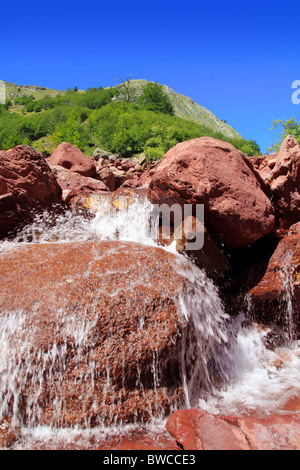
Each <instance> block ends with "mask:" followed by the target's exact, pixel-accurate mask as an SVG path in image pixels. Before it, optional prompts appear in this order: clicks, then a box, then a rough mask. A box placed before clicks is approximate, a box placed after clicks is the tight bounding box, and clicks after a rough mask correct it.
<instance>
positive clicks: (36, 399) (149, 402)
mask: <svg viewBox="0 0 300 470" xmlns="http://www.w3.org/2000/svg"><path fill="white" fill-rule="evenodd" d="M177 269H178V267H177V261H176V257H175V256H174V255H172V254H170V253H167V252H165V251H163V250H161V249H159V248H151V247H145V246H142V245H138V244H134V243H121V242H85V243H62V244H51V243H50V244H37V245H27V246H20V247H18V249H12V250H11V251H8V252H6V253H5V254H2V256H1V260H0V279H1V281H0V284H1V288H0V306H1V312H2V314H1V317H2V318H1V323H2V328H3V331H4V332H5V331H6V328H10V322H13V325H14V328H15V330H16V334H13V335H12V337H11V342H12V344H11V345H10V348H11V351H13V356H12V357H10V356H8V357H9V361H8V365H7V367H17V368H18V369H19V374H18V380H19V381H20V385H21V389H20V393H19V394H18V405H17V404H16V403H14V406H15V407H17V408H18V416H19V418H20V419H21V422H23V423H39V422H40V423H41V422H43V423H45V424H51V425H60V426H68V425H69V426H73V425H75V424H80V425H82V426H85V425H87V426H93V425H96V424H99V423H101V422H105V423H111V422H114V421H123V422H127V421H133V420H135V419H138V420H141V421H143V420H146V421H147V420H148V419H149V418H150V417H151V416H155V415H161V414H165V413H168V412H169V411H170V408H171V407H172V406H174V405H175V404H176V403H178V402H179V401H180V395H181V391H180V387H179V384H180V378H179V365H178V356H179V353H178V347H179V346H178V345H179V341H180V336H179V333H180V331H181V329H182V322H183V318H182V316H181V313H180V309H179V305H178V298H179V295H180V293H181V292H182V291H183V290H184V287H185V286H184V285H185V282H186V281H185V279H184V278H183V277H182V276H181V275H179V274H178V273H177ZM4 312H6V313H4ZM4 334H5V333H4ZM8 354H9V351H8ZM26 371H30V373H29V374H28V372H26ZM2 373H3V374H6V373H9V371H7V370H6V369H5V368H4V370H3V371H2ZM22 374H23V375H22ZM10 386H11V387H12V388H11V389H9V390H2V391H1V394H2V396H3V394H4V395H5V396H6V398H7V400H8V409H9V410H10V411H11V409H10V406H12V403H13V400H14V399H16V395H15V389H14V387H15V386H17V385H16V383H13V382H12V383H11V385H10ZM9 403H11V405H9Z"/></svg>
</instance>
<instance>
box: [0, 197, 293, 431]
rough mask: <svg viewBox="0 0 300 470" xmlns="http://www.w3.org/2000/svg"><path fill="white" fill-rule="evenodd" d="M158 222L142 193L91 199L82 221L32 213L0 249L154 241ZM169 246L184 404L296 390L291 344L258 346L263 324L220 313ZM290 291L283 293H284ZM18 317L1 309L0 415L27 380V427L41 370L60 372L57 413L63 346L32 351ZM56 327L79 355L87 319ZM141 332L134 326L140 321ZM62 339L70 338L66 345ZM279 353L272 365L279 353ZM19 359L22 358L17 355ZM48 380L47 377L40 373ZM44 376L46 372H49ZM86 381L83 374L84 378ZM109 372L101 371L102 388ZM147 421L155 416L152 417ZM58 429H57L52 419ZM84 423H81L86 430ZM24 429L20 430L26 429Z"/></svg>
mask: <svg viewBox="0 0 300 470" xmlns="http://www.w3.org/2000/svg"><path fill="white" fill-rule="evenodd" d="M157 224H158V221H157V219H155V218H153V213H152V205H151V203H150V202H149V201H148V200H147V199H146V198H137V200H135V201H133V202H131V203H129V204H127V205H125V207H124V208H122V210H119V208H118V207H115V206H113V205H112V204H111V203H110V202H109V201H108V200H107V199H105V198H103V199H101V200H100V201H98V206H97V210H96V212H95V215H94V217H91V218H86V217H84V216H83V215H82V214H80V213H78V212H76V211H75V212H72V211H66V213H64V214H61V215H58V216H55V217H54V216H53V215H52V214H50V213H47V212H45V213H44V214H42V215H39V216H37V217H36V218H35V220H34V222H33V223H32V224H31V225H30V226H27V227H26V228H25V229H23V230H22V232H20V233H18V234H17V235H16V236H15V238H13V239H7V240H5V241H3V242H1V243H0V253H1V252H2V253H5V252H6V251H9V250H11V249H15V248H17V247H18V246H22V245H26V244H31V243H66V242H70V241H72V242H74V241H79V242H82V241H88V240H120V241H133V242H136V243H140V244H144V245H150V246H157V243H156V239H155V237H154V236H153V234H155V233H156V229H157ZM160 248H161V249H165V250H167V251H171V252H172V253H174V254H175V255H176V257H177V258H178V260H179V262H178V270H179V272H180V275H181V276H183V277H184V278H186V279H187V280H188V286H189V287H188V289H187V290H186V291H185V292H183V293H182V295H181V296H180V299H179V308H180V310H181V314H182V320H183V325H184V327H183V329H182V336H181V343H180V344H181V349H180V353H179V358H178V360H179V364H180V376H181V382H182V384H181V385H182V389H183V403H182V405H181V406H183V407H185V408H191V407H197V406H200V407H201V408H203V409H205V410H207V411H208V412H213V413H222V414H226V413H228V414H230V413H231V414H241V413H243V412H246V413H252V412H253V411H255V410H257V409H259V410H260V411H264V412H269V411H271V410H273V409H277V408H278V406H280V404H281V403H284V401H286V400H287V398H288V397H289V396H293V394H297V393H298V394H299V393H300V385H299V383H298V380H295V377H297V376H298V374H299V370H300V353H299V349H297V347H298V345H297V347H295V348H294V349H288V350H286V349H284V350H280V351H270V350H268V349H266V347H265V345H264V337H265V335H266V334H267V329H260V328H259V327H258V326H257V325H256V324H252V325H250V326H249V325H245V323H244V319H245V315H244V313H243V312H241V313H240V315H238V316H237V317H235V318H231V317H229V316H228V315H227V313H226V312H225V310H224V306H223V304H222V301H221V299H220V296H219V293H218V290H217V288H216V286H215V285H214V283H213V282H212V281H211V280H210V279H209V278H208V277H207V276H206V274H205V272H204V271H203V270H200V269H198V268H197V267H196V266H195V265H193V264H192V263H191V262H190V261H189V260H187V259H186V258H185V257H184V256H183V255H179V254H178V253H176V250H175V247H174V245H171V246H169V247H165V248H163V247H160ZM285 274H287V273H283V279H284V283H285V284H284V285H285V286H286V292H287V296H288V301H287V306H288V312H287V315H288V316H289V317H290V318H292V316H291V311H290V308H292V304H291V295H292V290H291V289H292V285H291V284H290V282H289V279H290V277H289V275H286V276H285ZM289 296H290V297H289ZM25 318H26V316H25V315H24V314H23V312H21V311H19V312H2V318H1V335H0V377H1V382H0V416H4V415H5V414H7V413H8V412H10V414H11V415H12V416H13V417H14V418H15V419H16V420H17V415H18V412H17V409H18V407H19V405H20V403H19V400H20V397H21V387H22V377H23V376H25V377H26V378H27V379H29V380H31V381H32V383H33V389H34V394H33V395H32V396H30V397H27V402H26V403H24V404H23V406H26V407H27V411H26V416H27V418H26V419H27V424H28V425H29V426H30V425H35V426H36V425H37V424H41V422H40V421H39V416H40V413H41V411H40V408H39V407H40V404H39V394H40V390H41V388H42V387H43V386H44V382H43V380H44V377H45V374H46V371H47V374H48V376H49V374H50V376H51V374H55V373H57V370H59V368H60V369H61V380H58V381H56V382H55V386H54V387H53V389H52V390H51V391H49V393H51V394H52V395H53V406H55V407H56V408H57V416H58V417H59V412H60V409H61V408H62V406H63V403H62V402H59V401H55V387H61V386H62V383H63V371H64V367H65V350H66V347H67V345H66V344H67V340H66V343H65V344H63V343H62V344H60V345H59V346H58V345H57V344H55V343H54V344H53V347H52V348H50V349H49V351H47V353H45V354H43V353H42V352H40V353H39V355H37V353H36V352H35V351H34V345H32V344H31V341H30V338H31V333H32V332H30V331H26V325H25ZM57 328H59V329H60V331H63V330H64V329H65V331H66V338H67V337H68V338H69V339H70V336H71V344H72V347H73V348H74V354H78V355H83V354H86V338H87V332H88V330H89V329H90V328H92V325H91V324H90V323H89V321H88V319H86V322H83V323H78V322H77V321H76V318H75V317H74V321H73V322H72V321H70V319H69V320H68V323H66V320H65V318H64V315H63V311H62V312H61V315H60V322H59V323H58V324H57ZM141 331H142V325H141ZM16 342H18V343H19V347H18V351H19V354H18V355H15V354H14V350H15V349H14V345H15V344H16ZM69 344H70V343H69ZM284 354H285V356H286V357H287V360H285V361H282V362H281V363H280V366H278V359H279V358H280V357H281V355H282V356H283V355H284ZM24 358H25V359H24ZM93 367H94V364H93V362H90V364H89V370H88V374H89V382H90V390H89V391H87V393H90V392H91V393H92V390H93V386H94V385H93V380H94V370H93ZM151 370H152V373H153V382H154V388H155V387H156V386H157V384H158V382H159V364H158V358H157V357H156V355H155V351H154V353H153V363H152V365H151ZM48 378H49V377H48ZM50 378H51V377H50ZM85 378H87V377H85ZM109 380H110V371H109V369H108V370H107V385H108V384H109ZM154 421H155V420H154ZM57 423H58V426H63V423H59V418H58V421H57ZM89 425H90V423H86V427H87V428H89ZM26 432H28V431H26Z"/></svg>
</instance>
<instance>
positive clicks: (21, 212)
mask: <svg viewBox="0 0 300 470" xmlns="http://www.w3.org/2000/svg"><path fill="white" fill-rule="evenodd" d="M61 196H62V191H61V188H60V187H59V185H58V184H57V181H56V179H55V178H54V176H53V174H52V172H51V170H50V168H49V166H48V164H47V162H46V160H45V159H44V158H43V157H42V156H41V155H40V154H39V153H38V152H37V151H36V150H34V149H32V148H31V147H29V146H27V145H18V146H16V147H14V148H13V149H11V150H7V151H0V236H5V235H7V234H8V232H9V231H10V230H13V229H15V228H16V227H17V226H18V225H21V224H23V223H27V222H30V221H31V220H32V217H33V214H34V213H35V212H37V211H39V210H44V209H50V208H51V207H53V206H54V205H59V204H61V202H62V199H61Z"/></svg>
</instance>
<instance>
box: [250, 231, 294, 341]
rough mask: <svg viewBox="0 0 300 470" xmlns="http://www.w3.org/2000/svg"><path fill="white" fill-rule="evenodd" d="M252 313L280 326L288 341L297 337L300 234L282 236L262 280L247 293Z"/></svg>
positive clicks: (266, 321)
mask: <svg viewBox="0 0 300 470" xmlns="http://www.w3.org/2000/svg"><path fill="white" fill-rule="evenodd" d="M250 298H251V301H252V309H253V312H252V313H253V314H254V315H255V316H256V317H257V318H258V319H259V320H260V321H262V322H265V323H269V322H274V323H277V324H278V325H279V326H281V327H282V328H283V330H284V332H285V333H286V334H288V337H289V338H293V337H294V338H295V337H299V336H300V303H299V302H300V235H299V234H297V233H296V234H292V235H288V236H286V237H284V238H283V239H282V240H281V241H280V242H279V244H278V246H277V248H276V250H275V251H274V253H273V255H272V257H271V259H270V261H269V264H268V266H267V270H266V273H265V275H264V276H263V278H262V279H261V281H260V282H259V283H258V284H257V285H256V286H255V287H254V288H253V289H252V290H251V291H250Z"/></svg>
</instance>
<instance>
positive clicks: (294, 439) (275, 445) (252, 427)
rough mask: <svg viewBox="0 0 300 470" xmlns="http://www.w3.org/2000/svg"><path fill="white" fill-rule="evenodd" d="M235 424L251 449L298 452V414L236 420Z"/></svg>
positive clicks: (299, 431) (299, 443)
mask: <svg viewBox="0 0 300 470" xmlns="http://www.w3.org/2000/svg"><path fill="white" fill-rule="evenodd" d="M237 422H238V425H239V427H240V429H241V430H242V432H243V433H244V435H245V437H246V438H247V440H248V442H249V444H250V446H251V448H252V449H255V450H300V416H299V414H298V415H297V414H294V415H290V414H289V415H275V416H270V417H269V418H266V419H257V418H249V417H247V418H238V419H237Z"/></svg>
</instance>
